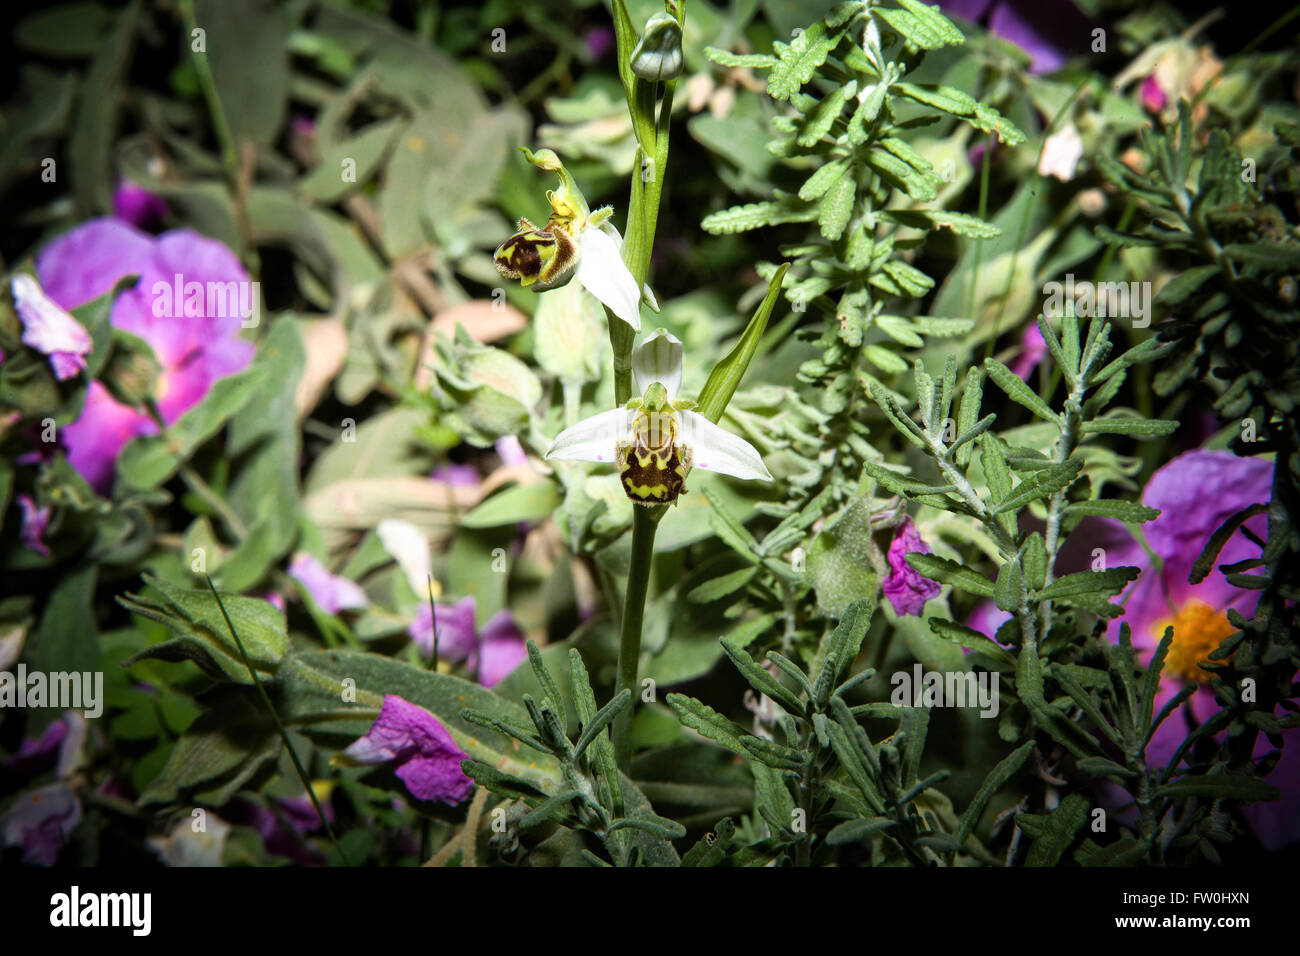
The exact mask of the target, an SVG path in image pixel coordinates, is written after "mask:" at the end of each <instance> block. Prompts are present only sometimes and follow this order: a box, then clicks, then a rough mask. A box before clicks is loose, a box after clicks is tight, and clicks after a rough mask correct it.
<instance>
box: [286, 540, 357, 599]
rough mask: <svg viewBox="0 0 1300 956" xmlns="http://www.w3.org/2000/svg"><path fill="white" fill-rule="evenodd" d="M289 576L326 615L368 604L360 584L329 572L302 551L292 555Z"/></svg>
mask: <svg viewBox="0 0 1300 956" xmlns="http://www.w3.org/2000/svg"><path fill="white" fill-rule="evenodd" d="M289 577H291V578H293V579H294V580H295V581H296V582H298V586H299V587H301V588H302V589H303V590H304V591H305V592H307V594H308V595H309V596H310V597H311V599H312V601H314V602H315V603H316V605H317V606H318V607H319V608H320V609H321V610H322V611H324V612H325V613H326V614H338V613H339V612H340V611H359V610H361V609H362V608H364V607H365V606H366V605H367V604H369V603H370V602H369V601H368V600H367V599H366V592H365V591H363V590H361V586H360V585H359V584H357V583H356V582H355V581H351V580H349V579H348V578H345V577H343V576H342V575H338V574H330V572H329V569H328V568H326V567H325V565H323V564H321V563H320V561H319V560H317V559H316V558H315V557H313V556H312V555H310V554H308V553H307V552H305V551H299V552H298V553H297V554H296V555H294V558H293V561H292V562H290V564H289Z"/></svg>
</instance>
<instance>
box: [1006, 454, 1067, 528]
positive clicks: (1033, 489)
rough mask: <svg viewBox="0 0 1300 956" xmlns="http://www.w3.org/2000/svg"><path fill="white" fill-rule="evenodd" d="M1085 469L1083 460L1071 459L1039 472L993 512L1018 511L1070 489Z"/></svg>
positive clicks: (1021, 484)
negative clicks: (1037, 500)
mask: <svg viewBox="0 0 1300 956" xmlns="http://www.w3.org/2000/svg"><path fill="white" fill-rule="evenodd" d="M1082 468H1083V459H1081V458H1070V459H1067V460H1066V461H1063V462H1061V463H1060V464H1059V465H1052V466H1051V467H1050V468H1044V469H1043V470H1042V471H1040V472H1038V473H1037V474H1036V475H1035V476H1034V477H1033V478H1032V479H1031V480H1029V481H1022V482H1021V483H1020V485H1019V487H1017V488H1016V490H1015V491H1013V492H1012V493H1011V495H1010V497H1008V498H1007V499H1006V500H1005V501H1003V502H1002V503H1001V504H999V505H998V506H997V508H995V509H994V510H993V514H994V515H995V516H996V515H1000V514H1004V513H1006V512H1011V511H1017V510H1019V509H1020V508H1023V507H1024V506H1025V505H1027V504H1029V502H1031V501H1034V500H1035V499H1037V498H1046V497H1048V496H1049V495H1054V494H1056V492H1058V491H1060V490H1061V489H1062V488H1066V487H1068V486H1069V485H1070V484H1071V483H1072V482H1073V481H1074V479H1075V478H1077V477H1078V476H1079V472H1080V470H1082Z"/></svg>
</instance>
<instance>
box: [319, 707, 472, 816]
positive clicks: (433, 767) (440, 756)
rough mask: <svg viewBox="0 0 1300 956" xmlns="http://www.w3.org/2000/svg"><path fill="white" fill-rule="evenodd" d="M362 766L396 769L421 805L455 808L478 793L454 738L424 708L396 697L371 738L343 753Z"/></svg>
mask: <svg viewBox="0 0 1300 956" xmlns="http://www.w3.org/2000/svg"><path fill="white" fill-rule="evenodd" d="M343 755H344V756H345V757H346V758H348V759H349V760H351V761H353V762H354V763H358V764H384V763H391V764H393V765H394V766H393V772H394V773H396V774H397V776H398V778H399V779H400V780H401V781H402V782H403V783H404V784H406V789H408V790H410V791H411V794H412V795H413V796H415V797H417V798H418V799H420V800H436V801H438V802H439V803H445V804H447V805H448V806H455V805H456V804H458V803H461V802H462V801H464V800H465V798H466V797H468V796H469V795H470V793H471V792H472V791H473V789H474V782H473V781H472V780H470V779H469V777H467V776H465V774H464V773H463V772H462V771H461V769H460V762H461V761H462V760H465V759H466V758H467V754H465V753H464V752H463V751H462V750H461V749H460V748H459V747H457V746H456V742H455V741H454V740H453V739H452V737H451V734H449V733H448V732H447V728H445V727H444V726H443V725H442V724H441V723H439V722H438V719H437V718H436V717H434V716H433V714H431V713H429V712H428V711H427V710H425V709H424V708H423V707H419V706H417V705H415V704H412V703H411V702H410V701H407V700H403V699H402V698H401V697H397V696H395V695H393V694H386V695H385V696H384V706H383V708H382V709H381V710H380V712H379V717H378V718H377V719H376V720H375V722H374V724H373V725H372V726H371V728H370V730H369V732H368V733H367V734H366V735H365V736H364V737H361V738H359V739H358V740H356V741H355V742H354V743H353V744H352V745H351V746H349V747H348V748H347V749H346V750H344V751H343Z"/></svg>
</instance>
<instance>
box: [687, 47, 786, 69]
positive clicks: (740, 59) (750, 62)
mask: <svg viewBox="0 0 1300 956" xmlns="http://www.w3.org/2000/svg"><path fill="white" fill-rule="evenodd" d="M704 55H705V56H707V57H708V58H709V59H710V60H712V61H713V62H714V63H716V64H718V65H719V66H727V67H743V68H746V69H750V70H766V69H770V68H771V67H774V66H776V64H777V63H778V62H779V61H778V60H777V58H776V57H774V56H772V55H771V54H770V53H732V52H731V51H730V50H720V49H718V48H717V47H716V46H706V47H705V48H704Z"/></svg>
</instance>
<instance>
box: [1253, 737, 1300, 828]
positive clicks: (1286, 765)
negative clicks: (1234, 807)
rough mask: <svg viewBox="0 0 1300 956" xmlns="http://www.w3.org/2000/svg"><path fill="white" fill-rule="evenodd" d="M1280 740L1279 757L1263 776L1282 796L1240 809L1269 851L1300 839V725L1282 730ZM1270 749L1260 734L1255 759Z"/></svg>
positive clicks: (1269, 745) (1270, 746)
mask: <svg viewBox="0 0 1300 956" xmlns="http://www.w3.org/2000/svg"><path fill="white" fill-rule="evenodd" d="M1282 743H1283V747H1282V759H1281V760H1279V761H1278V763H1277V766H1276V767H1274V768H1273V772H1272V773H1271V774H1269V775H1268V776H1267V777H1265V778H1264V779H1265V780H1267V781H1268V782H1269V783H1271V784H1273V786H1275V787H1277V788H1278V789H1279V790H1281V791H1282V797H1281V799H1279V800H1272V801H1269V802H1267V803H1252V804H1251V805H1250V806H1248V807H1243V808H1242V811H1241V813H1242V815H1243V816H1244V817H1245V818H1246V822H1247V823H1249V824H1250V828H1251V829H1252V830H1254V831H1255V836H1257V837H1258V838H1259V842H1260V844H1262V845H1263V847H1264V849H1266V850H1269V851H1277V850H1280V849H1282V848H1283V847H1285V846H1289V845H1290V844H1292V843H1295V842H1297V841H1300V727H1290V728H1287V729H1286V730H1284V731H1282ZM1272 749H1273V747H1272V745H1271V744H1270V743H1269V742H1268V740H1267V739H1266V738H1264V737H1260V738H1259V740H1258V741H1257V742H1256V744H1255V757H1256V759H1258V758H1260V757H1263V756H1264V755H1265V754H1267V753H1268V752H1269V751H1270V750H1272Z"/></svg>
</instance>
